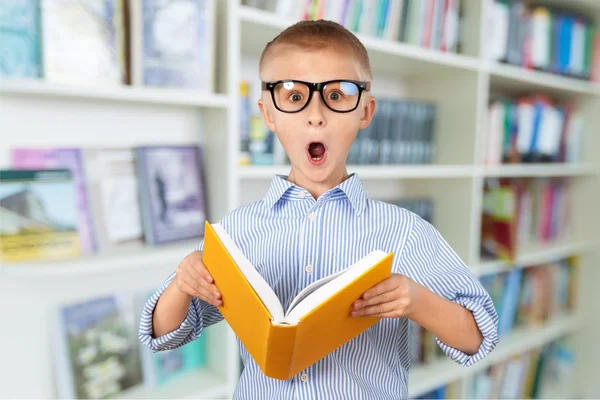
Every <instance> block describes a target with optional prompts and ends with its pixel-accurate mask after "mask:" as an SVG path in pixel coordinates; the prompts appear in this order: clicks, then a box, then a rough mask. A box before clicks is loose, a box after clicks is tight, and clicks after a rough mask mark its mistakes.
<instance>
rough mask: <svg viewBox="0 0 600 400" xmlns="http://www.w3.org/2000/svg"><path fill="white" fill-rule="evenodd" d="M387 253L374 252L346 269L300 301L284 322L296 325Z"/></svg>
mask: <svg viewBox="0 0 600 400" xmlns="http://www.w3.org/2000/svg"><path fill="white" fill-rule="evenodd" d="M386 256H387V253H386V252H384V251H381V250H374V251H372V252H371V253H369V254H368V255H367V256H365V257H363V258H362V259H360V260H359V261H357V262H356V263H355V264H353V265H352V266H350V267H348V268H347V269H345V270H344V271H342V273H340V274H339V275H338V276H336V277H335V278H334V279H332V280H330V281H329V282H327V283H325V284H324V285H322V286H321V287H319V288H317V289H316V290H315V291H314V292H312V293H311V294H309V295H308V296H306V298H304V299H303V300H301V301H300V302H299V303H298V304H297V305H296V306H295V307H294V308H293V309H291V310H290V312H289V313H288V314H287V315H286V317H285V322H286V323H288V324H290V325H296V324H297V323H298V321H300V318H302V317H303V316H304V315H306V314H308V313H309V312H310V311H312V310H313V309H315V308H316V307H317V306H318V305H320V304H321V303H323V302H325V301H326V300H327V299H329V298H330V297H331V296H333V295H334V294H335V293H337V292H338V291H340V290H341V289H343V288H344V287H346V286H347V285H348V284H350V283H351V282H352V281H353V280H355V279H356V278H358V277H359V276H361V275H362V274H363V273H364V272H365V271H367V270H368V269H369V268H371V267H372V266H373V265H375V264H377V263H378V262H379V261H381V260H382V259H383V258H384V257H386Z"/></svg>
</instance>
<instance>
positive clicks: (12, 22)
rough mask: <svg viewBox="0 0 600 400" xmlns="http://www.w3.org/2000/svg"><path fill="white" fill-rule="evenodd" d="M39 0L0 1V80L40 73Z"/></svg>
mask: <svg viewBox="0 0 600 400" xmlns="http://www.w3.org/2000/svg"><path fill="white" fill-rule="evenodd" d="M40 18H41V15H40V3H39V0H30V1H4V2H2V3H1V4H0V43H2V51H0V79H3V78H17V79H30V78H33V79H35V78H41V76H42V53H41V46H42V44H41V32H40V29H41V25H40Z"/></svg>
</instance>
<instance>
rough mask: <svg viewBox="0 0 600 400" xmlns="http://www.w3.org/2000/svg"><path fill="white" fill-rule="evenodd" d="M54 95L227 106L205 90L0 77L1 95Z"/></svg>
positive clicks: (223, 97) (221, 98) (222, 98)
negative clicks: (64, 82) (97, 84)
mask: <svg viewBox="0 0 600 400" xmlns="http://www.w3.org/2000/svg"><path fill="white" fill-rule="evenodd" d="M6 95H22V96H53V97H63V98H75V99H88V100H107V101H119V102H130V103H147V104H156V105H160V106H169V105H172V106H189V107H205V108H227V107H228V106H229V104H230V100H229V98H228V97H227V96H226V95H224V94H208V93H203V92H198V91H194V90H185V89H167V88H150V87H134V86H125V85H123V86H112V87H111V86H75V85H61V84H54V83H47V82H45V81H44V80H43V79H40V80H0V96H6Z"/></svg>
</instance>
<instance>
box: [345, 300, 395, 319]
mask: <svg viewBox="0 0 600 400" xmlns="http://www.w3.org/2000/svg"><path fill="white" fill-rule="evenodd" d="M396 308H398V304H397V303H396V302H388V303H380V304H377V305H374V306H368V307H363V308H361V309H360V310H355V311H352V314H351V315H352V316H353V317H373V316H376V315H381V314H385V313H388V312H391V311H394V310H396Z"/></svg>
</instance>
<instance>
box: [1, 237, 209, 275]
mask: <svg viewBox="0 0 600 400" xmlns="http://www.w3.org/2000/svg"><path fill="white" fill-rule="evenodd" d="M200 240H201V238H197V239H194V240H185V241H181V242H177V243H174V244H163V245H157V246H141V247H139V248H135V249H134V248H130V249H124V250H120V251H118V252H113V253H106V254H96V255H89V256H82V257H78V258H73V259H65V260H62V261H61V260H55V261H48V262H45V261H29V262H22V263H3V265H2V267H1V268H0V276H3V277H8V276H13V277H27V278H30V279H43V278H44V277H50V276H59V275H62V276H64V275H69V276H74V275H92V274H99V273H102V274H106V273H119V272H122V271H126V270H132V269H141V270H144V269H148V268H152V267H160V266H164V267H165V268H169V269H171V270H174V269H175V267H176V266H177V265H178V264H179V262H180V261H181V260H182V258H183V256H184V255H185V254H188V253H191V252H192V251H193V250H194V249H195V248H196V246H197V245H198V244H199V243H200Z"/></svg>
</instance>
